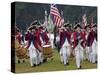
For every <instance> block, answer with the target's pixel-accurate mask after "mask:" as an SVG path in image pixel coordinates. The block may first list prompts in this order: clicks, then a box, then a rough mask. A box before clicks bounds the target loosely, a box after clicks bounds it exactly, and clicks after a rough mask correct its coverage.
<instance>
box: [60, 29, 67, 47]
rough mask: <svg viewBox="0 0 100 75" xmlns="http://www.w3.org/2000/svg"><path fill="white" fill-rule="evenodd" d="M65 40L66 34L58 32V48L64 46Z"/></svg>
mask: <svg viewBox="0 0 100 75" xmlns="http://www.w3.org/2000/svg"><path fill="white" fill-rule="evenodd" d="M65 39H66V32H65V31H62V32H60V48H61V47H62V45H63V44H64V42H65Z"/></svg>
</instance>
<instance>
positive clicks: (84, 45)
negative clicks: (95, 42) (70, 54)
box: [81, 31, 86, 48]
mask: <svg viewBox="0 0 100 75" xmlns="http://www.w3.org/2000/svg"><path fill="white" fill-rule="evenodd" d="M81 37H82V39H83V41H82V47H83V48H85V47H86V32H85V31H83V32H81Z"/></svg>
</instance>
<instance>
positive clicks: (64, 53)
mask: <svg viewBox="0 0 100 75" xmlns="http://www.w3.org/2000/svg"><path fill="white" fill-rule="evenodd" d="M67 27H68V25H65V26H64V27H63V28H62V29H61V30H60V46H61V47H60V48H61V49H60V56H61V62H62V63H64V65H65V66H66V65H69V61H68V59H69V56H70V34H69V32H68V29H67Z"/></svg>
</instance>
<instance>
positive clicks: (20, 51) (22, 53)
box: [15, 40, 27, 59]
mask: <svg viewBox="0 0 100 75" xmlns="http://www.w3.org/2000/svg"><path fill="white" fill-rule="evenodd" d="M15 49H16V55H17V57H18V58H19V59H23V58H26V57H27V48H24V47H21V45H20V44H19V43H18V41H17V40H15Z"/></svg>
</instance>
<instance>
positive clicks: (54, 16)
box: [50, 4, 64, 27]
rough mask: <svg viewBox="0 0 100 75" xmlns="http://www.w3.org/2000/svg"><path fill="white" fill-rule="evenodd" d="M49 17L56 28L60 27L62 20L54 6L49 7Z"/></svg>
mask: <svg viewBox="0 0 100 75" xmlns="http://www.w3.org/2000/svg"><path fill="white" fill-rule="evenodd" d="M50 15H51V16H52V19H53V23H54V24H55V25H56V26H57V27H61V26H62V25H63V23H64V19H63V18H62V17H61V16H60V13H59V10H58V9H57V7H56V5H53V4H52V5H51V9H50Z"/></svg>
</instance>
